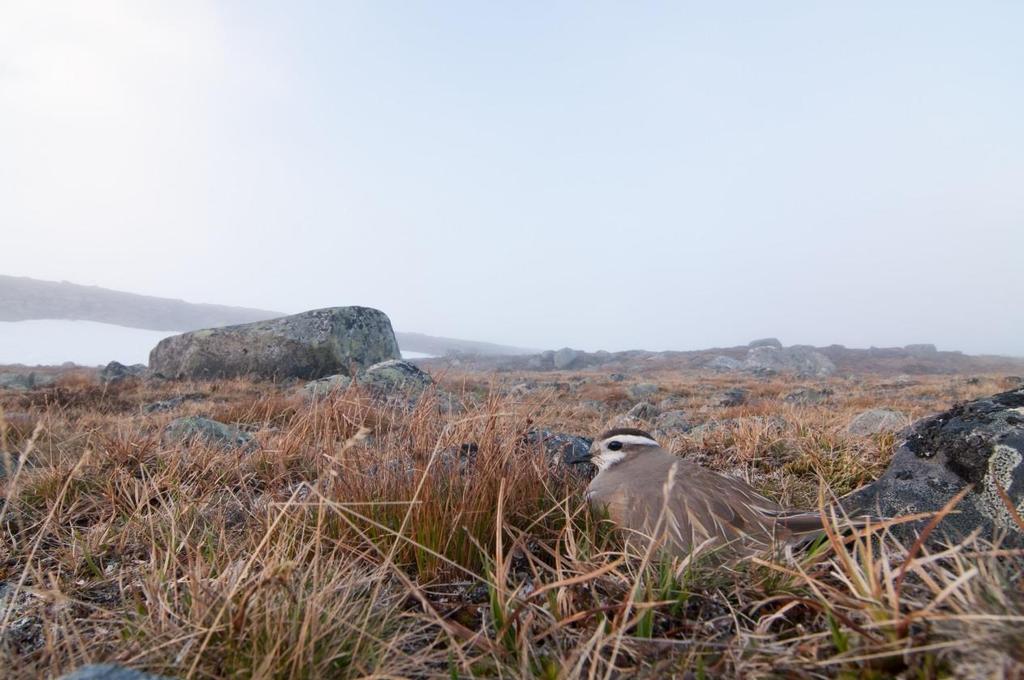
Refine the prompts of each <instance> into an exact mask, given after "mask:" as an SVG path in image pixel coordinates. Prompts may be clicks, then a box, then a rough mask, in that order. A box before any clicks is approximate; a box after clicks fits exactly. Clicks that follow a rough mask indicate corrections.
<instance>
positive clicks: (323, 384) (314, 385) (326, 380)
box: [302, 374, 352, 399]
mask: <svg viewBox="0 0 1024 680" xmlns="http://www.w3.org/2000/svg"><path fill="white" fill-rule="evenodd" d="M351 384H352V378H350V377H348V376H347V375H340V374H339V375H328V376H324V377H323V378H318V379H316V380H311V381H309V382H308V383H306V384H305V385H304V386H303V388H302V393H303V394H304V395H305V396H306V398H307V399H317V398H320V397H326V396H328V395H330V394H337V393H339V392H344V391H345V390H347V389H348V388H349V386H350V385H351Z"/></svg>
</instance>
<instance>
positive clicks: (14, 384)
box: [0, 371, 58, 391]
mask: <svg viewBox="0 0 1024 680" xmlns="http://www.w3.org/2000/svg"><path fill="white" fill-rule="evenodd" d="M57 378H58V376H56V375H53V374H51V373H39V372H38V371H29V372H28V373H0V389H8V390H18V391H23V390H31V389H36V388H39V387H50V386H51V385H53V384H54V383H56V382H57Z"/></svg>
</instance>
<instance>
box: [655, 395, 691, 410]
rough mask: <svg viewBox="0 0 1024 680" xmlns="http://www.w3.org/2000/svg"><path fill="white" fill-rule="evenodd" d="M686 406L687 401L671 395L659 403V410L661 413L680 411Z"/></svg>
mask: <svg viewBox="0 0 1024 680" xmlns="http://www.w3.org/2000/svg"><path fill="white" fill-rule="evenodd" d="M685 406H686V400H685V399H683V398H682V397H680V396H678V395H675V394H670V395H669V396H667V397H665V398H664V399H662V400H661V401H659V402H658V409H659V410H661V411H678V410H681V409H682V408H684V407H685Z"/></svg>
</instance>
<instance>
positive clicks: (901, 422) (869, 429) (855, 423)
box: [846, 408, 907, 437]
mask: <svg viewBox="0 0 1024 680" xmlns="http://www.w3.org/2000/svg"><path fill="white" fill-rule="evenodd" d="M906 425H907V417H906V416H905V415H903V414H902V413H900V412H899V411H893V410H891V409H886V408H873V409H871V410H870V411H864V412H863V413H858V414H857V415H856V416H855V417H854V418H853V420H851V421H850V424H849V425H847V426H846V431H847V432H849V433H850V434H853V435H857V436H860V437H866V436H868V435H872V434H878V433H880V432H899V431H900V430H902V429H903V428H904V427H906Z"/></svg>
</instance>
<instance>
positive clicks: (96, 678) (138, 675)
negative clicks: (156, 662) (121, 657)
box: [59, 663, 169, 680]
mask: <svg viewBox="0 0 1024 680" xmlns="http://www.w3.org/2000/svg"><path fill="white" fill-rule="evenodd" d="M59 680H169V679H168V678H167V677H166V676H163V675H152V674H151V673H143V672H142V671H137V670H135V669H134V668H126V667H124V666H117V665H115V664H110V663H97V664H90V665H88V666H82V667H81V668H79V669H77V670H75V671H72V672H71V673H68V674H66V675H62V676H61V677H60V678H59Z"/></svg>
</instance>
